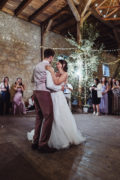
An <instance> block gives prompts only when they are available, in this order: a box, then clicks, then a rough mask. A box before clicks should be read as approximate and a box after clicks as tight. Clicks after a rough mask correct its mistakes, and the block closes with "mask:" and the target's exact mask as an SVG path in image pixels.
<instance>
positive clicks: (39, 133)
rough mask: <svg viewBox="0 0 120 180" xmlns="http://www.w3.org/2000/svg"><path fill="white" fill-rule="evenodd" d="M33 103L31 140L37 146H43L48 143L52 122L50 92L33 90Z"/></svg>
mask: <svg viewBox="0 0 120 180" xmlns="http://www.w3.org/2000/svg"><path fill="white" fill-rule="evenodd" d="M34 103H35V110H36V123H35V134H34V137H33V140H34V143H35V144H38V146H39V147H44V146H46V145H48V141H49V138H50V134H51V129H52V123H53V103H52V99H51V95H50V92H47V91H34ZM43 120H44V122H43ZM41 127H42V128H41Z"/></svg>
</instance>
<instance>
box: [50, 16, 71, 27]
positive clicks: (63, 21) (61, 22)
mask: <svg viewBox="0 0 120 180" xmlns="http://www.w3.org/2000/svg"><path fill="white" fill-rule="evenodd" d="M72 18H73V16H69V17H67V18H64V20H62V21H60V22H58V23H57V24H55V25H54V26H53V27H52V28H51V29H52V30H53V29H55V28H56V27H58V26H61V25H62V24H64V23H66V22H67V21H69V20H70V19H72Z"/></svg>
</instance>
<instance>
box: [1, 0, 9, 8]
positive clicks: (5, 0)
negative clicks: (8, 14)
mask: <svg viewBox="0 0 120 180" xmlns="http://www.w3.org/2000/svg"><path fill="white" fill-rule="evenodd" d="M7 2H8V0H1V1H0V9H2V8H3V7H4V5H5V4H6V3H7Z"/></svg>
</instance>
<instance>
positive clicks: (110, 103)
mask: <svg viewBox="0 0 120 180" xmlns="http://www.w3.org/2000/svg"><path fill="white" fill-rule="evenodd" d="M113 83H115V82H114V81H112V78H109V79H108V114H112V103H113V102H112V99H113V92H112V87H113Z"/></svg>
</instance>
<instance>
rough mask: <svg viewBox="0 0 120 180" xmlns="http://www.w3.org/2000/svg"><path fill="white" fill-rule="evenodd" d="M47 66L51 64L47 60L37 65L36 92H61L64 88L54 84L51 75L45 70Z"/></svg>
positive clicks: (35, 72) (35, 74)
mask: <svg viewBox="0 0 120 180" xmlns="http://www.w3.org/2000/svg"><path fill="white" fill-rule="evenodd" d="M47 65H49V62H48V61H46V60H43V61H42V62H40V63H39V64H37V65H36V67H35V69H34V72H33V78H34V90H37V91H48V92H50V90H52V91H60V90H61V88H62V87H61V86H57V85H55V84H54V83H53V80H52V76H51V73H50V72H49V71H47V70H46V69H45V67H46V66H47Z"/></svg>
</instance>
